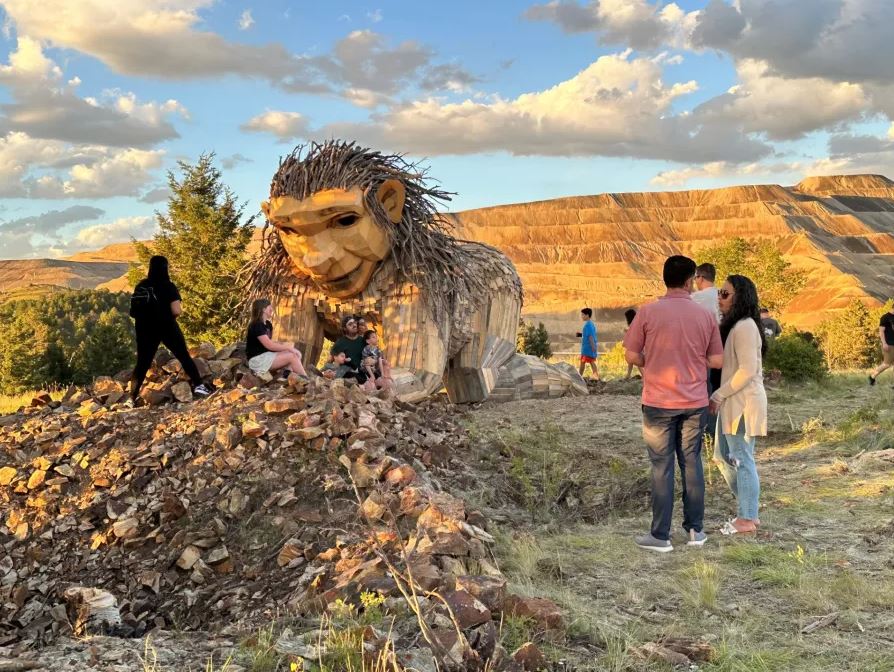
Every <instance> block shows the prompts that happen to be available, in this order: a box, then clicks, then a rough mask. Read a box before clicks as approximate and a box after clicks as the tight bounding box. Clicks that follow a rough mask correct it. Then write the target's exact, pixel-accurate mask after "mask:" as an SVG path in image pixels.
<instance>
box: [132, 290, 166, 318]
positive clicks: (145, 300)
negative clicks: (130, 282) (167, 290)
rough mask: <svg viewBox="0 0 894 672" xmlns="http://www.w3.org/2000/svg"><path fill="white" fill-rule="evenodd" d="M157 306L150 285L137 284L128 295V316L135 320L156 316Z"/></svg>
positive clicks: (156, 299) (156, 300) (153, 291)
mask: <svg viewBox="0 0 894 672" xmlns="http://www.w3.org/2000/svg"><path fill="white" fill-rule="evenodd" d="M158 306H159V304H158V297H157V296H156V295H155V287H153V286H152V285H137V286H136V287H135V288H134V290H133V294H131V295H130V316H131V317H132V318H134V319H135V320H142V319H146V318H153V317H157V316H158Z"/></svg>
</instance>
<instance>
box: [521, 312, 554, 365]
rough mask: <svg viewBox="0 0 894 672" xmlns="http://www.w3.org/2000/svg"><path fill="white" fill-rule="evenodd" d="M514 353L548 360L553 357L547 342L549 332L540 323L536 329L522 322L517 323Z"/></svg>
mask: <svg viewBox="0 0 894 672" xmlns="http://www.w3.org/2000/svg"><path fill="white" fill-rule="evenodd" d="M515 345H516V351H518V352H523V353H525V354H526V355H534V356H535V357H540V358H541V359H549V358H550V357H552V356H553V349H552V346H551V345H550V342H549V332H548V331H547V330H546V327H545V326H544V325H543V322H540V323H539V324H538V325H537V326H536V327H535V326H534V325H533V324H526V323H525V321H524V320H522V321H521V322H519V325H518V335H517V337H516V340H515Z"/></svg>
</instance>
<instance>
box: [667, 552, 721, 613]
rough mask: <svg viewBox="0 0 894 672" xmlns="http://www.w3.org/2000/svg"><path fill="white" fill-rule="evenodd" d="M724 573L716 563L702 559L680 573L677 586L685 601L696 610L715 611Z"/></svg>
mask: <svg viewBox="0 0 894 672" xmlns="http://www.w3.org/2000/svg"><path fill="white" fill-rule="evenodd" d="M721 576H722V572H721V571H720V566H719V565H718V564H717V563H715V562H708V561H706V560H703V559H700V560H696V561H695V562H694V563H693V564H692V565H690V566H689V567H687V568H686V569H684V570H682V571H681V572H679V574H678V577H677V585H678V587H679V589H680V593H681V595H682V596H683V601H684V602H686V603H687V604H688V605H689V606H691V607H693V608H695V609H706V610H708V611H715V610H716V609H717V598H718V596H719V595H720V579H721Z"/></svg>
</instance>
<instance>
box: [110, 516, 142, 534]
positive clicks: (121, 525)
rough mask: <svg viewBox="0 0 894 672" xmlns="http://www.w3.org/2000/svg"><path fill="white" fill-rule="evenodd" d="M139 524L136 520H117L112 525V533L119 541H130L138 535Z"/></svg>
mask: <svg viewBox="0 0 894 672" xmlns="http://www.w3.org/2000/svg"><path fill="white" fill-rule="evenodd" d="M139 527H140V523H139V521H138V520H137V519H136V518H125V519H124V520H118V521H116V522H115V523H114V524H113V525H112V532H113V533H114V534H115V536H116V537H118V538H119V539H132V538H133V537H135V536H137V534H139Z"/></svg>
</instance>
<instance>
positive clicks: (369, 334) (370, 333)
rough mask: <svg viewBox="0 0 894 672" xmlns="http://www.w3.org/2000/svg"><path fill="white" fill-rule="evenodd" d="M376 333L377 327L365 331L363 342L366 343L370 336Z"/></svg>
mask: <svg viewBox="0 0 894 672" xmlns="http://www.w3.org/2000/svg"><path fill="white" fill-rule="evenodd" d="M374 333H376V330H375V329H367V330H366V331H364V332H363V342H364V343H366V342H367V341H368V340H369V337H370V336H372V335H373V334H374Z"/></svg>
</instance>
